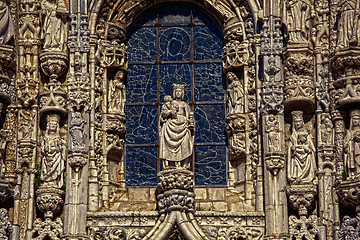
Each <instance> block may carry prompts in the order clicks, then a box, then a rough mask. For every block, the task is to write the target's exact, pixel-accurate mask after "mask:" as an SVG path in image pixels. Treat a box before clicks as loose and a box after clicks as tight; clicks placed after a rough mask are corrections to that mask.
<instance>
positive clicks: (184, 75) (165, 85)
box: [160, 64, 191, 102]
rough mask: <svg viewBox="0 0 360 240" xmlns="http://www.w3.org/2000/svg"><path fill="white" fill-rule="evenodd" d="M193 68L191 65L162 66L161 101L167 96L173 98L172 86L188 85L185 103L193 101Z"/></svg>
mask: <svg viewBox="0 0 360 240" xmlns="http://www.w3.org/2000/svg"><path fill="white" fill-rule="evenodd" d="M190 71H191V68H190V65H189V64H161V65H160V100H161V101H163V98H164V96H165V95H170V96H173V90H172V84H173V83H181V84H186V87H185V96H184V101H185V102H190V101H191V72H190Z"/></svg>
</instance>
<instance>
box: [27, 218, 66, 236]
mask: <svg viewBox="0 0 360 240" xmlns="http://www.w3.org/2000/svg"><path fill="white" fill-rule="evenodd" d="M31 233H32V239H34V240H43V239H47V238H49V239H52V240H60V237H61V234H62V233H63V222H62V220H61V218H59V217H58V218H56V220H55V221H51V219H50V218H47V219H45V221H42V220H41V219H40V218H38V219H36V220H35V222H34V227H33V230H32V231H31Z"/></svg>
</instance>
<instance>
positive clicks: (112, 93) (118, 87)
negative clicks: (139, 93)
mask: <svg viewBox="0 0 360 240" xmlns="http://www.w3.org/2000/svg"><path fill="white" fill-rule="evenodd" d="M123 81H124V72H123V71H121V70H120V71H118V72H117V73H116V75H115V77H114V79H113V80H112V81H110V83H109V112H110V113H124V110H125V101H126V100H125V99H126V88H125V85H124V83H123Z"/></svg>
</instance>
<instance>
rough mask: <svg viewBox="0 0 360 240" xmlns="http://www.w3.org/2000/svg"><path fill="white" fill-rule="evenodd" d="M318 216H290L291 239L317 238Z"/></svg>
mask: <svg viewBox="0 0 360 240" xmlns="http://www.w3.org/2000/svg"><path fill="white" fill-rule="evenodd" d="M318 222H319V220H318V217H317V216H316V215H311V216H310V217H308V218H307V217H306V216H300V219H298V218H297V217H295V216H290V217H289V234H290V237H291V239H295V240H302V239H315V237H316V236H317V235H318V234H319V226H318Z"/></svg>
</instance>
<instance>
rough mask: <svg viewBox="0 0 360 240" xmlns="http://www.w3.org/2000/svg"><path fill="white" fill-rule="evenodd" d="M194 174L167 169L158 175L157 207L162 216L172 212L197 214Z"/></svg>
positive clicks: (181, 170)
mask: <svg viewBox="0 0 360 240" xmlns="http://www.w3.org/2000/svg"><path fill="white" fill-rule="evenodd" d="M194 185H195V184H194V173H193V172H191V171H188V170H185V169H167V170H164V171H161V172H159V174H158V187H157V191H158V194H157V196H156V198H157V206H158V211H159V213H160V214H162V213H165V212H171V211H181V212H192V213H194V212H195V194H194Z"/></svg>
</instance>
